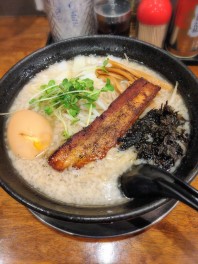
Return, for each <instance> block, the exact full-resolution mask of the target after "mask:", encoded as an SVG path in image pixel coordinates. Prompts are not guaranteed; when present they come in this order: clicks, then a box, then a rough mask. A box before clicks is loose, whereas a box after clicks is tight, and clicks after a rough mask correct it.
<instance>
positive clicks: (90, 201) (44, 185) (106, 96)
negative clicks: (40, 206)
mask: <svg viewBox="0 0 198 264" xmlns="http://www.w3.org/2000/svg"><path fill="white" fill-rule="evenodd" d="M109 57H110V58H113V59H114V60H117V61H120V62H122V63H124V64H126V65H128V66H130V67H131V68H134V69H136V70H137V69H138V70H141V71H144V72H146V73H148V74H150V75H152V76H154V77H157V78H158V79H161V80H163V79H162V77H161V76H160V75H158V74H157V73H155V72H153V71H152V70H151V69H148V68H147V67H145V66H144V65H142V64H138V63H136V62H129V61H128V60H122V59H120V58H115V57H112V56H109ZM105 59H106V58H105V57H96V56H77V57H75V58H74V59H73V60H70V61H62V62H58V63H55V64H54V65H52V66H50V67H49V68H48V69H45V70H43V71H42V72H40V73H38V74H37V75H36V76H35V77H34V78H33V79H31V80H30V81H29V82H28V83H27V84H26V85H25V86H24V87H23V89H22V90H21V92H20V93H19V95H18V96H17V97H16V99H15V101H14V103H13V105H12V106H11V108H10V112H15V111H18V110H22V109H28V108H29V107H30V105H29V100H30V99H31V98H32V97H33V96H34V95H35V94H36V93H38V91H39V87H40V86H41V85H42V84H46V83H48V82H49V80H51V79H53V80H55V81H56V82H57V83H60V82H61V81H62V80H63V79H64V78H72V77H77V76H79V77H80V76H81V77H83V78H91V79H92V80H94V86H95V87H96V88H99V89H100V88H102V87H103V86H104V83H103V81H102V80H101V79H98V78H97V77H96V75H95V69H96V67H98V66H101V65H102V64H103V61H104V60H105ZM163 81H165V80H163ZM174 93H175V92H174V87H173V88H172V89H169V90H168V89H163V88H162V89H161V90H160V92H159V93H158V94H157V96H156V97H155V98H154V100H153V101H152V102H151V104H150V105H149V107H147V109H146V110H145V112H144V113H143V114H142V115H145V113H146V112H148V111H149V110H150V109H152V108H160V107H161V104H165V102H166V101H168V102H169V104H170V105H171V106H172V107H173V108H174V110H175V111H178V112H179V113H180V114H181V115H182V116H183V117H184V118H185V119H186V120H188V119H189V117H188V112H187V109H186V106H185V105H184V102H183V100H182V98H181V96H180V95H179V94H178V93H177V92H176V93H175V94H174ZM117 96H118V93H117V92H106V93H102V94H101V96H100V102H99V103H98V104H96V109H93V114H92V116H91V119H90V121H91V122H92V121H93V120H94V119H95V118H96V116H98V115H100V114H101V113H102V112H103V111H104V110H106V109H107V108H108V106H109V105H110V103H111V102H112V101H113V100H114V99H115V98H116V97H117ZM84 111H87V109H85V110H84ZM41 114H43V113H41ZM86 115H87V114H86ZM47 118H48V119H49V122H50V124H51V126H52V128H53V138H52V144H51V145H50V147H49V148H48V149H47V151H46V152H45V153H44V154H43V155H39V156H38V157H36V158H34V159H31V160H27V159H22V158H19V157H17V156H15V155H14V154H13V152H12V151H11V150H10V149H9V148H8V153H9V156H10V159H11V160H12V163H13V165H14V167H15V168H16V169H17V170H18V172H19V174H20V175H21V177H22V178H23V179H24V180H25V181H26V182H27V183H28V184H30V185H31V186H32V187H34V188H35V189H37V190H38V191H39V192H41V193H42V194H44V195H46V196H48V197H50V198H51V199H54V200H57V201H59V202H62V203H67V204H74V205H82V206H91V205H109V204H118V203H123V202H125V201H126V198H124V197H123V196H122V195H121V193H120V191H119V189H118V187H117V180H118V177H119V176H120V175H121V174H122V173H123V172H124V171H126V170H127V169H128V168H130V167H131V166H132V165H133V164H139V163H143V162H145V161H144V160H137V153H136V151H135V149H134V148H130V149H128V150H126V151H119V150H118V148H117V147H114V148H112V149H110V150H109V152H108V153H107V155H106V157H105V158H103V159H102V160H97V161H94V162H90V163H89V164H87V165H85V166H84V167H83V168H81V169H78V170H77V169H75V168H69V169H66V170H65V171H63V172H58V171H55V170H54V169H52V168H51V167H50V166H49V165H48V157H49V155H50V154H51V153H52V152H53V151H54V150H56V149H57V147H59V146H60V145H61V144H62V143H63V142H64V138H63V136H62V132H63V125H62V123H61V122H60V121H59V120H57V119H55V118H51V117H50V116H49V117H47ZM64 118H65V120H68V122H69V121H70V120H69V118H70V117H69V116H68V115H65V117H64ZM79 119H80V120H79V122H77V123H75V124H73V125H72V126H69V125H68V130H69V133H70V135H71V134H74V133H76V132H78V131H80V130H81V129H82V128H83V126H85V123H86V120H85V112H83V111H82V113H80V114H79ZM8 121H9V120H8ZM184 128H185V130H186V132H189V125H188V122H186V123H185V127H184ZM177 163H179V161H178V162H177ZM177 165H178V164H177ZM172 170H174V168H173V169H172Z"/></svg>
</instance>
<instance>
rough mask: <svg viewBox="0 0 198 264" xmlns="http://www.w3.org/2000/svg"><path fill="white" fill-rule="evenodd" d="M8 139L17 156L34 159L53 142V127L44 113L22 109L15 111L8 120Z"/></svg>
mask: <svg viewBox="0 0 198 264" xmlns="http://www.w3.org/2000/svg"><path fill="white" fill-rule="evenodd" d="M7 139H8V144H9V146H10V149H11V150H12V151H13V153H14V154H15V155H16V156H19V157H20V158H24V159H33V158H35V157H36V156H38V155H39V154H40V153H42V152H44V151H45V150H46V149H47V148H48V147H49V145H50V144H51V141H52V128H51V126H50V124H49V122H48V120H47V119H46V118H45V117H43V116H42V115H40V114H38V113H36V112H34V111H31V110H21V111H18V112H16V113H14V114H13V115H12V116H11V118H10V120H9V122H8V127H7Z"/></svg>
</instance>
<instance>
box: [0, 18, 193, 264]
mask: <svg viewBox="0 0 198 264" xmlns="http://www.w3.org/2000/svg"><path fill="white" fill-rule="evenodd" d="M48 32H49V27H48V22H47V20H46V19H45V18H44V17H8V18H5V17H1V18H0V78H1V77H2V76H3V74H4V73H5V72H6V71H7V70H8V69H9V68H10V67H12V66H13V65H14V64H15V63H16V62H17V61H18V60H20V59H22V58H23V57H25V56H26V55H28V54H29V53H31V52H33V51H34V50H36V49H38V48H40V47H43V46H45V43H46V39H47V36H48ZM190 68H191V70H192V71H193V72H194V73H195V74H196V75H197V76H198V66H193V67H190ZM192 185H193V186H195V187H196V188H198V178H197V179H196V180H194V182H193V183H192ZM15 263H24V264H26V263H70V264H76V263H101V264H106V263H108V264H109V263H110V264H111V263H119V264H128V263H133V264H136V263H138V264H139V263H143V264H144V263H146V264H148V263H156V264H158V263H162V264H164V263H167V264H171V263H174V264H176V263H178V264H183V263H188V264H191V263H198V218H197V213H196V212H195V211H194V210H192V209H190V208H188V207H187V206H185V205H183V204H181V203H180V204H178V205H177V207H176V208H175V209H174V210H173V211H172V212H171V213H170V214H169V215H168V216H167V217H166V218H165V219H163V220H162V221H161V222H160V223H158V224H156V225H154V226H153V227H151V228H150V229H148V230H147V231H146V232H143V233H141V234H139V235H135V236H131V237H123V238H116V239H102V240H100V239H85V238H77V237H72V236H69V235H66V234H63V233H61V232H58V231H55V230H54V229H52V228H50V227H48V226H46V225H44V224H42V223H41V222H39V221H38V220H36V219H35V217H34V216H33V215H32V214H31V213H30V212H29V211H28V210H27V209H26V208H25V207H24V206H22V205H20V204H19V203H18V202H16V201H15V200H14V199H12V198H11V197H10V196H9V195H8V194H7V193H5V192H4V191H3V190H2V189H0V264H15Z"/></svg>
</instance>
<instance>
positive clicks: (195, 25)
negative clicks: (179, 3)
mask: <svg viewBox="0 0 198 264" xmlns="http://www.w3.org/2000/svg"><path fill="white" fill-rule="evenodd" d="M188 36H190V37H192V38H194V37H198V5H197V6H196V8H195V16H194V18H193V20H192V22H191V26H190V29H189V31H188Z"/></svg>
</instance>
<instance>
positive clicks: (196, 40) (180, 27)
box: [166, 0, 198, 58]
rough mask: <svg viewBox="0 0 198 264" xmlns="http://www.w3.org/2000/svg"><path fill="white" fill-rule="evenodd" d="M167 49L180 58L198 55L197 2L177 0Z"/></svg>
mask: <svg viewBox="0 0 198 264" xmlns="http://www.w3.org/2000/svg"><path fill="white" fill-rule="evenodd" d="M170 29H171V31H170V36H169V39H168V40H167V45H166V47H167V49H168V51H170V52H171V53H172V54H174V55H175V56H177V57H181V58H191V57H194V56H197V55H198V0H178V1H177V5H176V11H175V15H174V17H173V19H172V22H171V27H170Z"/></svg>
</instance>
